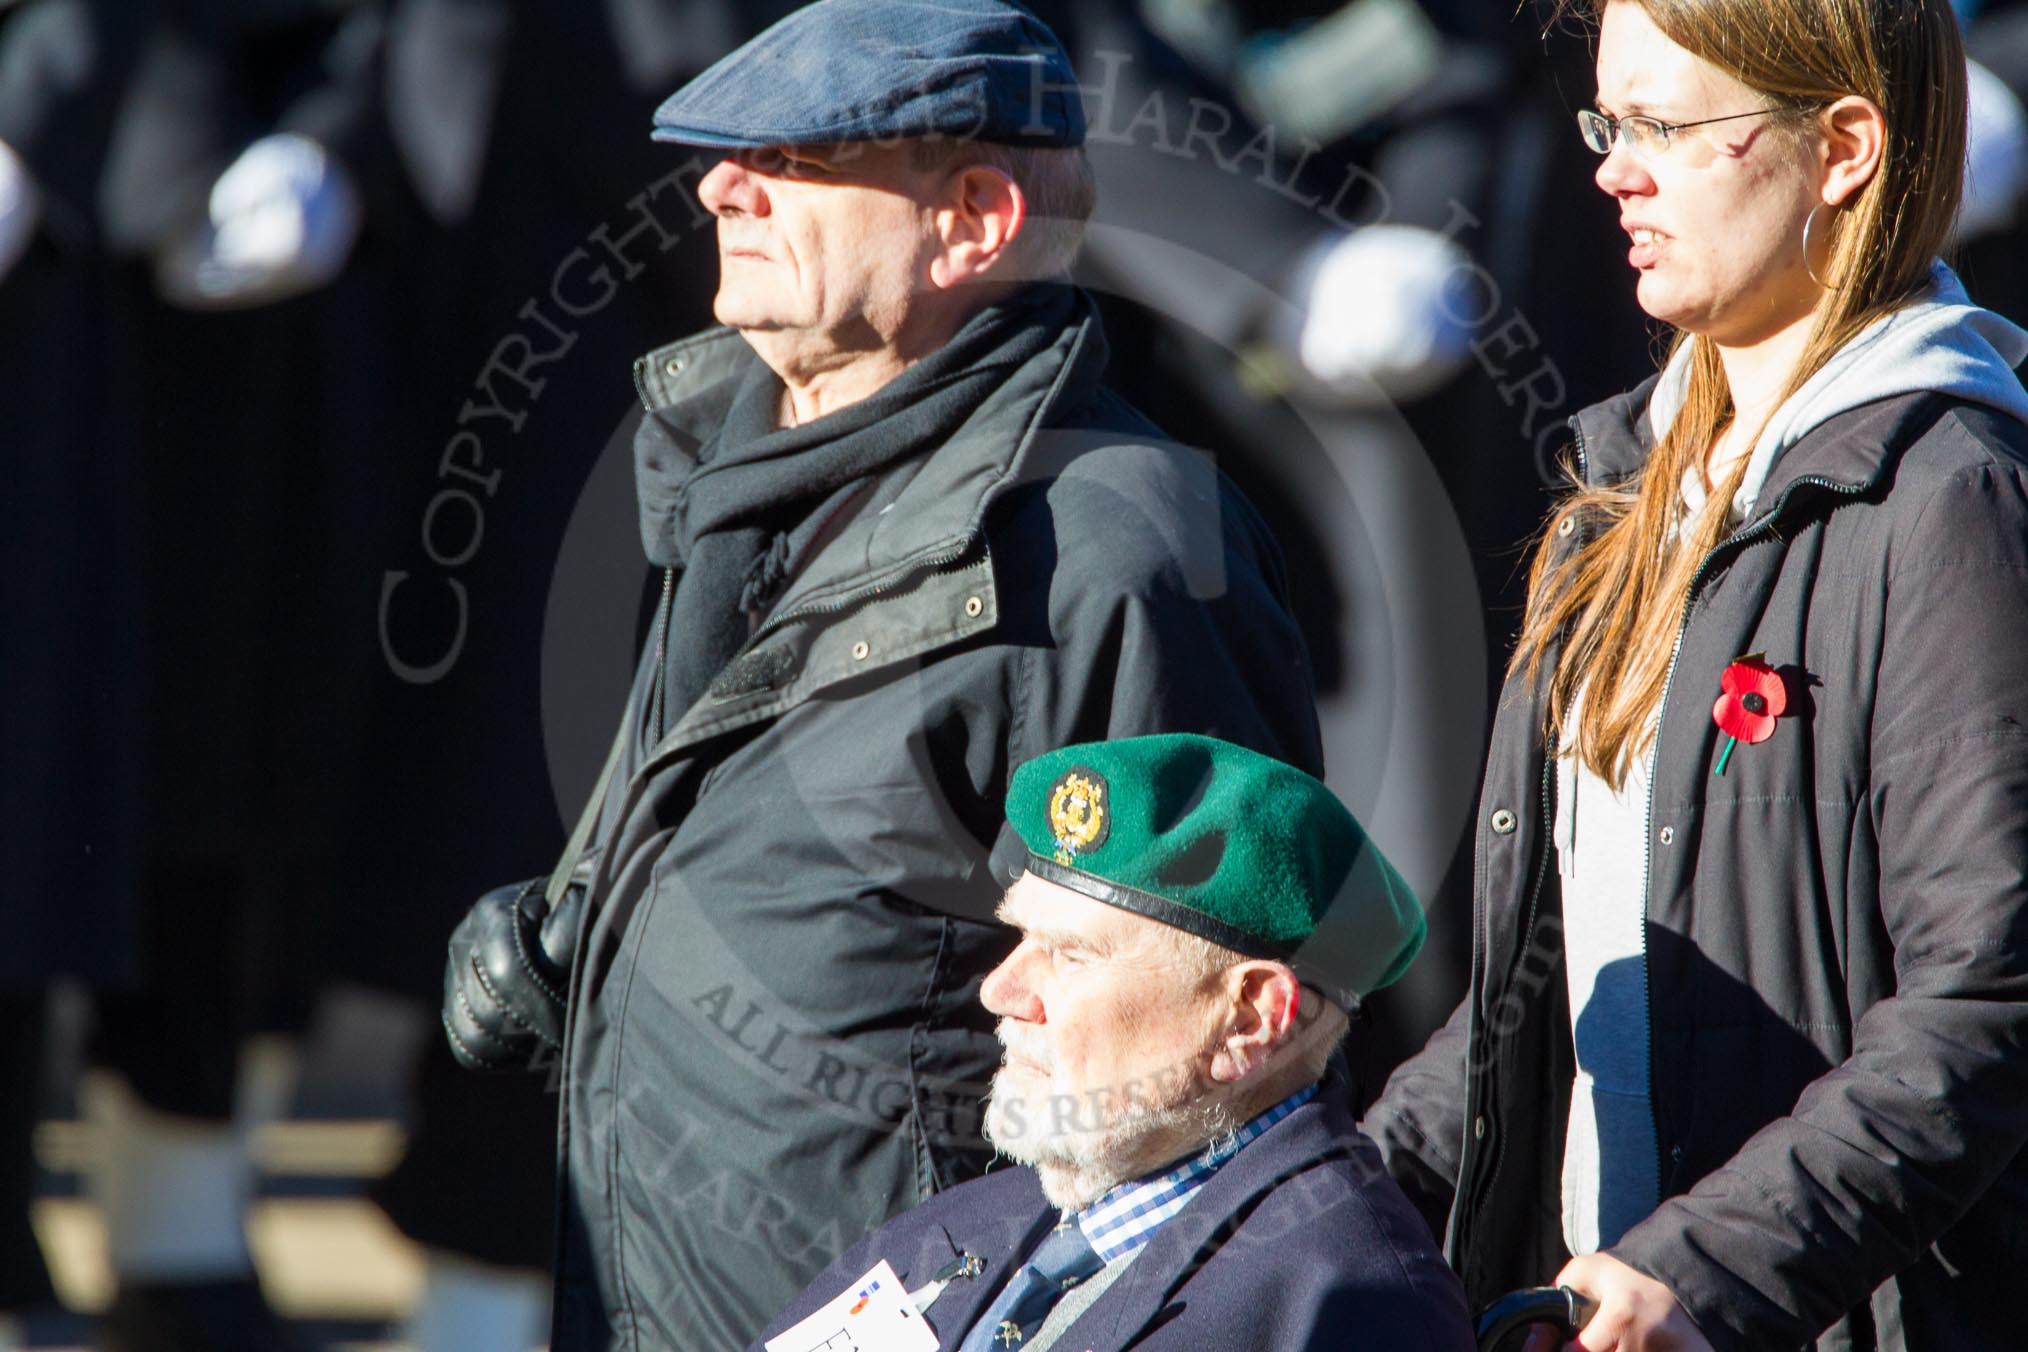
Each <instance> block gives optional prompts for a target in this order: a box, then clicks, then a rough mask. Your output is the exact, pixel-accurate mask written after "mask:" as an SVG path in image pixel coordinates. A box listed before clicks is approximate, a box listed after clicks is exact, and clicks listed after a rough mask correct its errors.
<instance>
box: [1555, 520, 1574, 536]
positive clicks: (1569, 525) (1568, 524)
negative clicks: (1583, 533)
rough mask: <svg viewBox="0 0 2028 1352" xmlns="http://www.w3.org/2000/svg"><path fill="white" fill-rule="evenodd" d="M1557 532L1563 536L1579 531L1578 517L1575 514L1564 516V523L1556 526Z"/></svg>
mask: <svg viewBox="0 0 2028 1352" xmlns="http://www.w3.org/2000/svg"><path fill="white" fill-rule="evenodd" d="M1556 533H1557V534H1558V535H1563V536H1570V535H1575V534H1576V533H1577V518H1576V517H1574V516H1566V517H1565V518H1563V521H1562V523H1561V524H1560V525H1558V526H1557V528H1556Z"/></svg>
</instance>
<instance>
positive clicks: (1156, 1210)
mask: <svg viewBox="0 0 2028 1352" xmlns="http://www.w3.org/2000/svg"><path fill="white" fill-rule="evenodd" d="M1316 1095H1317V1086H1316V1085H1314V1084H1311V1085H1306V1086H1304V1087H1303V1088H1302V1089H1299V1090H1297V1091H1296V1092H1295V1093H1293V1094H1291V1095H1289V1096H1288V1097H1287V1098H1285V1099H1283V1100H1282V1101H1281V1102H1280V1103H1277V1104H1276V1105H1275V1106H1274V1107H1272V1108H1270V1109H1268V1110H1267V1111H1266V1112H1264V1113H1262V1114H1261V1115H1260V1116H1259V1117H1256V1118H1254V1119H1253V1120H1252V1121H1251V1122H1248V1123H1247V1124H1246V1125H1245V1126H1243V1127H1241V1128H1240V1129H1239V1130H1238V1131H1236V1132H1234V1133H1233V1134H1232V1135H1231V1136H1228V1137H1225V1138H1224V1139H1223V1140H1220V1141H1217V1142H1214V1143H1213V1144H1212V1145H1211V1146H1210V1147H1209V1148H1208V1149H1206V1150H1204V1151H1203V1152H1202V1153H1201V1154H1196V1155H1192V1156H1190V1157H1189V1158H1187V1159H1184V1160H1182V1161H1179V1162H1178V1163H1176V1164H1172V1165H1170V1166H1169V1167H1168V1168H1166V1169H1164V1170H1162V1171H1161V1172H1160V1173H1156V1174H1149V1175H1147V1176H1146V1177H1144V1178H1137V1179H1135V1180H1133V1181H1132V1182H1130V1183H1122V1184H1120V1185H1119V1186H1118V1187H1116V1188H1114V1189H1113V1190H1112V1191H1110V1192H1108V1193H1106V1194H1105V1195H1104V1196H1103V1197H1101V1198H1099V1199H1098V1200H1097V1201H1096V1202H1093V1203H1092V1204H1091V1205H1090V1206H1088V1207H1086V1208H1085V1209H1084V1210H1082V1211H1080V1212H1078V1213H1077V1216H1076V1220H1077V1226H1078V1229H1080V1230H1082V1231H1084V1237H1085V1239H1086V1240H1087V1241H1089V1242H1090V1244H1091V1246H1092V1248H1093V1249H1095V1250H1097V1251H1098V1256H1099V1257H1100V1258H1103V1259H1104V1260H1105V1261H1106V1262H1107V1263H1108V1264H1112V1263H1117V1262H1119V1261H1120V1260H1121V1259H1122V1258H1125V1257H1126V1256H1127V1255H1128V1254H1130V1253H1133V1252H1135V1251H1136V1250H1138V1249H1139V1248H1140V1247H1141V1246H1142V1245H1143V1244H1146V1243H1147V1242H1148V1241H1149V1240H1151V1239H1153V1238H1154V1237H1155V1231H1157V1230H1159V1229H1160V1228H1161V1227H1162V1223H1163V1222H1164V1221H1166V1220H1168V1219H1169V1218H1170V1217H1171V1216H1173V1215H1175V1214H1176V1213H1177V1212H1179V1211H1181V1210H1182V1209H1183V1204H1184V1203H1185V1202H1188V1201H1189V1200H1190V1199H1191V1198H1192V1197H1193V1196H1195V1195H1196V1193H1197V1190H1198V1189H1199V1188H1201V1187H1203V1186H1204V1185H1205V1184H1206V1183H1209V1182H1210V1181H1211V1176H1212V1175H1213V1174H1215V1173H1217V1172H1218V1171H1219V1169H1220V1168H1221V1167H1223V1166H1224V1165H1225V1163H1226V1161H1228V1160H1230V1159H1231V1158H1232V1157H1233V1156H1234V1155H1237V1154H1238V1153H1239V1152H1240V1150H1241V1149H1242V1148H1243V1147H1244V1146H1246V1145H1247V1143H1248V1142H1250V1141H1253V1140H1255V1139H1256V1138H1258V1137H1259V1136H1260V1135H1261V1133H1262V1132H1264V1131H1266V1130H1267V1129H1268V1128H1269V1127H1272V1126H1273V1125H1274V1124H1275V1123H1277V1122H1279V1121H1281V1120H1282V1119H1283V1118H1285V1117H1287V1116H1288V1115H1289V1114H1290V1113H1292V1112H1294V1111H1295V1110H1296V1109H1298V1108H1300V1107H1302V1106H1303V1105H1304V1104H1305V1103H1308V1102H1309V1101H1310V1100H1311V1099H1313V1098H1315V1097H1316Z"/></svg>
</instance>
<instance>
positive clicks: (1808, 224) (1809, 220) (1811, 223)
mask: <svg viewBox="0 0 2028 1352" xmlns="http://www.w3.org/2000/svg"><path fill="white" fill-rule="evenodd" d="M1829 205H1830V203H1828V202H1825V201H1821V200H1819V201H1818V203H1817V205H1815V206H1813V207H1811V208H1810V214H1809V215H1808V216H1806V217H1804V218H1803V271H1804V272H1806V273H1808V274H1809V277H1810V280H1811V281H1813V282H1815V283H1816V284H1817V285H1818V286H1821V287H1822V288H1824V290H1826V291H1836V290H1838V288H1837V287H1835V286H1832V285H1831V284H1830V283H1829V282H1827V281H1825V280H1824V279H1823V278H1822V277H1819V276H1818V275H1817V270H1816V269H1815V268H1813V267H1811V266H1810V231H1811V229H1812V228H1814V227H1815V226H1816V224H1817V213H1818V212H1820V211H1822V210H1823V209H1824V208H1825V207H1827V206H1829Z"/></svg>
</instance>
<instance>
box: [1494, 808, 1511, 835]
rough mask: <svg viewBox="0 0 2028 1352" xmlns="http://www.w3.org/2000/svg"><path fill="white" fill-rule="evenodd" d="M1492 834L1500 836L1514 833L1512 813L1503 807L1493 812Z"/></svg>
mask: <svg viewBox="0 0 2028 1352" xmlns="http://www.w3.org/2000/svg"><path fill="white" fill-rule="evenodd" d="M1493 834H1495V835H1500V836H1511V835H1513V834H1514V814H1513V813H1511V812H1509V811H1508V810H1507V809H1506V808H1504V807H1503V808H1501V809H1500V810H1499V811H1498V812H1495V813H1494V814H1493Z"/></svg>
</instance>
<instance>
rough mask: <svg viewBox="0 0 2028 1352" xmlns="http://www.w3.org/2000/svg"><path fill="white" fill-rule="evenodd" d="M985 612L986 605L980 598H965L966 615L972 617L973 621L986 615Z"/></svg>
mask: <svg viewBox="0 0 2028 1352" xmlns="http://www.w3.org/2000/svg"><path fill="white" fill-rule="evenodd" d="M985 610H986V603H985V602H984V601H982V600H980V599H979V598H978V597H976V596H967V597H966V598H965V614H966V615H968V616H970V617H971V618H972V619H975V620H976V619H978V618H979V616H980V615H982V614H984V613H985Z"/></svg>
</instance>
